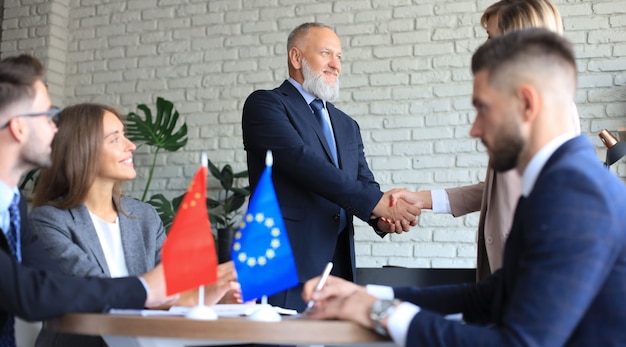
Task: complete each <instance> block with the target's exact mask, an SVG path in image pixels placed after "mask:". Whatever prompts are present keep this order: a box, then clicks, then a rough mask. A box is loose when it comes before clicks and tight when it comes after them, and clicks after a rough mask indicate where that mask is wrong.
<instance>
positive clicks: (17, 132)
mask: <svg viewBox="0 0 626 347" xmlns="http://www.w3.org/2000/svg"><path fill="white" fill-rule="evenodd" d="M8 130H9V132H10V133H11V135H12V136H13V138H14V139H15V141H17V142H20V143H22V142H24V141H26V137H27V136H28V135H27V134H26V124H25V119H23V118H21V117H16V118H13V119H11V121H10V123H9V126H8Z"/></svg>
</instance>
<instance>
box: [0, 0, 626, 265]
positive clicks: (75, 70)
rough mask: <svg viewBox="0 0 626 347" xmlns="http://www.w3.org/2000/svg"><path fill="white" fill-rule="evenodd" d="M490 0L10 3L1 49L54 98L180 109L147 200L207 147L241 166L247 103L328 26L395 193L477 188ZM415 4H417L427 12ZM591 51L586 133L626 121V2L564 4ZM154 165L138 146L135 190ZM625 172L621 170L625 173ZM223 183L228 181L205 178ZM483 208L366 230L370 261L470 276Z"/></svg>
mask: <svg viewBox="0 0 626 347" xmlns="http://www.w3.org/2000/svg"><path fill="white" fill-rule="evenodd" d="M492 2H493V1H492V0H477V1H469V0H468V1H457V0H420V1H410V0H375V1H362V0H343V1H330V0H320V1H315V2H311V1H309V0H281V1H276V0H243V1H231V0H222V1H214V0H211V1H205V0H110V1H106V2H103V1H98V0H47V1H46V0H5V1H4V6H5V10H4V22H3V38H2V40H3V41H2V43H1V45H0V47H1V51H2V55H3V56H6V55H13V54H17V53H21V52H29V53H33V54H35V55H37V56H39V57H40V58H41V59H42V60H44V62H45V63H46V65H47V68H48V81H49V82H50V86H51V88H50V89H51V93H52V95H53V99H54V102H55V103H58V104H63V105H69V104H72V103H77V102H83V101H97V102H103V103H107V104H111V105H114V106H117V107H118V108H119V109H120V110H122V111H123V112H124V113H127V112H130V111H134V110H135V107H136V105H137V104H139V103H148V104H152V103H153V102H154V100H155V99H156V96H163V97H166V98H168V99H171V100H172V101H174V103H175V105H176V106H177V108H178V110H179V111H180V112H181V114H182V116H183V118H184V119H185V120H186V121H187V124H188V126H189V127H190V134H189V135H190V141H189V144H188V145H187V146H186V147H185V151H184V152H182V153H176V154H175V155H163V156H162V157H161V158H159V160H158V165H159V169H158V170H157V174H156V176H155V180H154V181H153V184H152V191H151V193H156V192H163V193H164V194H166V195H167V196H170V197H171V196H175V195H178V194H180V193H181V192H182V191H183V190H184V189H185V188H186V186H187V184H188V182H189V180H190V179H191V176H192V174H193V172H194V171H195V169H196V166H197V161H198V158H199V153H200V152H201V151H207V152H208V154H209V157H210V158H211V159H212V160H213V161H215V162H216V163H218V164H220V165H221V164H224V163H227V162H228V163H232V164H233V165H234V167H235V169H236V170H239V169H244V168H245V153H244V151H243V148H242V143H241V125H240V117H241V108H242V105H243V102H244V100H245V98H246V96H247V95H248V94H249V93H251V92H252V91H253V90H255V89H258V88H273V87H275V86H276V85H278V84H280V83H281V82H282V80H284V79H285V78H286V77H287V68H286V57H285V53H286V48H285V45H286V38H287V34H288V33H289V31H290V30H291V29H293V28H294V27H295V26H296V25H298V24H300V23H302V22H305V21H313V20H316V21H321V22H325V23H327V24H330V25H332V26H334V27H335V28H336V31H337V32H338V33H339V35H340V37H341V39H342V43H343V45H344V57H345V63H344V67H343V75H342V87H343V88H342V95H341V100H340V101H339V102H337V105H338V106H339V107H340V108H342V109H343V110H344V111H346V112H347V113H349V114H351V115H352V116H353V117H354V118H355V119H356V120H357V121H358V122H359V123H360V125H361V128H362V134H363V139H364V142H365V146H366V154H367V156H368V158H369V162H370V165H371V168H372V169H373V171H374V173H375V175H376V177H377V179H378V181H379V182H380V183H381V185H382V187H383V189H390V188H394V187H406V188H409V189H413V190H416V189H427V188H436V187H448V186H456V185H461V184H468V183H474V182H476V181H478V180H480V179H482V178H483V175H484V170H485V166H486V162H487V156H486V155H485V153H484V149H483V147H482V145H480V144H479V143H478V141H476V140H473V139H470V138H469V136H468V132H469V128H470V124H471V121H472V120H473V117H474V112H473V109H472V107H471V104H470V94H471V80H472V76H471V73H470V71H469V61H470V57H471V55H472V52H473V51H474V50H475V48H476V47H478V45H480V44H481V43H482V42H484V40H485V38H486V35H485V33H484V30H483V29H482V28H481V27H480V26H479V23H478V22H479V18H480V13H481V12H482V10H484V9H485V8H486V7H487V6H488V5H489V4H491V3H492ZM415 3H417V4H415ZM556 3H557V5H558V7H559V9H560V10H561V12H562V14H563V17H564V25H565V29H566V36H567V37H568V38H569V39H571V40H572V41H573V42H574V43H575V44H576V50H577V53H578V57H579V71H580V81H579V87H580V88H579V92H578V95H577V104H578V109H579V113H580V116H581V120H582V130H583V132H584V133H586V134H587V135H588V136H589V137H590V138H591V139H592V140H593V142H594V143H595V144H596V145H597V146H598V156H599V160H600V159H603V158H604V153H605V152H604V150H603V148H602V146H601V143H600V141H599V139H598V137H597V133H598V132H599V131H600V130H602V129H604V128H607V129H609V130H611V131H613V132H614V133H615V134H616V132H615V130H616V129H617V128H618V127H624V126H626V0H603V1H583V0H557V1H556ZM150 160H151V156H150V154H149V153H146V150H145V148H144V149H140V150H138V155H137V156H136V165H137V167H138V174H139V175H138V176H139V177H138V178H137V179H136V180H135V182H134V183H133V184H129V185H127V187H126V188H127V192H128V193H129V194H131V195H135V196H139V195H140V193H141V189H142V188H143V186H144V184H145V178H146V175H147V167H148V165H149V162H150ZM613 171H615V172H616V173H617V174H618V175H620V176H621V177H626V164H625V163H624V162H623V161H622V162H620V163H619V164H618V165H616V166H615V167H614V168H613ZM209 185H212V186H216V182H214V181H212V180H211V181H209ZM477 219H478V216H477V214H472V215H469V216H465V217H462V218H452V217H450V216H439V215H434V214H432V213H430V212H425V213H424V215H423V216H422V217H421V218H420V223H419V227H417V228H414V229H413V230H412V231H411V232H410V233H408V234H403V235H393V236H391V237H389V238H386V239H385V240H380V239H379V238H378V237H377V236H375V235H373V233H371V232H370V231H369V230H368V229H367V228H366V227H364V224H363V223H361V222H359V223H358V228H357V237H356V239H357V245H356V247H357V248H356V250H357V257H358V265H359V266H380V265H385V264H392V265H402V266H411V267H473V266H474V265H475V262H474V258H475V253H476V247H475V243H474V240H475V229H476V225H477Z"/></svg>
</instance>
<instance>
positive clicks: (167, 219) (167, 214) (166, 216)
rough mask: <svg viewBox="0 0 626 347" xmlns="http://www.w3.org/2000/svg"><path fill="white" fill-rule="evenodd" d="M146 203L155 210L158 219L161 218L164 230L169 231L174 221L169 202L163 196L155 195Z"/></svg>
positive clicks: (172, 209) (172, 207)
mask: <svg viewBox="0 0 626 347" xmlns="http://www.w3.org/2000/svg"><path fill="white" fill-rule="evenodd" d="M148 203H149V204H150V205H152V206H154V208H155V209H156V210H157V212H158V213H159V217H161V221H162V222H163V226H164V227H165V229H166V230H169V229H170V227H171V226H172V222H173V221H174V216H175V215H176V212H175V209H174V206H173V205H172V203H170V201H169V200H167V198H166V197H165V196H163V194H155V195H153V196H152V197H150V200H148Z"/></svg>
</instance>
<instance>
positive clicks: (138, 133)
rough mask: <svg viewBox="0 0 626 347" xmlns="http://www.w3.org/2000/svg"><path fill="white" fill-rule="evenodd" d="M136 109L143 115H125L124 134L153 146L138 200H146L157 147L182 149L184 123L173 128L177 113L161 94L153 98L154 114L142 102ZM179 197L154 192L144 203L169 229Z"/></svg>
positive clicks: (185, 130) (184, 142)
mask: <svg viewBox="0 0 626 347" xmlns="http://www.w3.org/2000/svg"><path fill="white" fill-rule="evenodd" d="M137 109H138V110H139V111H140V112H141V113H143V116H140V115H139V114H137V113H135V112H131V113H129V114H128V116H127V118H126V136H127V137H128V139H130V140H131V141H133V142H134V143H136V144H145V145H148V146H151V147H154V148H155V149H154V155H153V157H152V165H151V166H150V171H149V173H148V180H147V182H146V186H145V188H144V191H143V195H142V197H141V200H142V201H146V197H147V195H148V191H149V189H150V184H151V183H152V176H153V175H154V169H155V166H156V159H157V156H158V154H159V152H160V151H161V150H165V151H168V152H175V151H177V150H179V149H181V148H183V147H184V146H185V145H186V144H187V124H186V123H185V122H183V124H182V125H181V126H180V128H178V130H176V131H175V129H176V123H177V122H178V118H179V116H180V115H179V114H178V111H176V110H175V109H174V104H173V103H172V102H171V101H168V100H165V99H164V98H162V97H157V101H156V112H155V113H154V114H153V113H152V111H151V110H150V108H149V107H148V106H146V105H145V104H140V105H138V106H137ZM182 196H183V195H180V196H178V197H176V198H174V199H173V200H172V201H171V202H170V201H169V200H168V199H167V198H166V197H165V196H163V194H155V195H153V196H152V197H150V200H148V203H150V204H151V205H153V206H154V207H155V208H156V210H157V212H158V213H159V216H160V217H161V220H162V221H163V225H164V226H165V228H166V229H169V227H170V225H171V224H172V221H173V220H174V215H175V214H176V209H177V208H178V204H180V201H181V200H182Z"/></svg>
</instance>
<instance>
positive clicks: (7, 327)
mask: <svg viewBox="0 0 626 347" xmlns="http://www.w3.org/2000/svg"><path fill="white" fill-rule="evenodd" d="M9 218H10V220H11V222H10V226H9V230H8V232H7V233H6V234H5V236H6V238H7V241H8V244H9V248H10V250H11V255H12V256H13V257H14V258H15V259H17V261H18V262H21V261H22V249H21V247H20V225H21V224H20V223H21V216H20V195H19V194H15V195H14V196H13V200H11V205H9ZM14 325H15V317H13V316H12V315H9V316H8V317H7V320H6V322H5V323H4V327H3V328H2V333H1V334H0V347H15V328H14Z"/></svg>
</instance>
